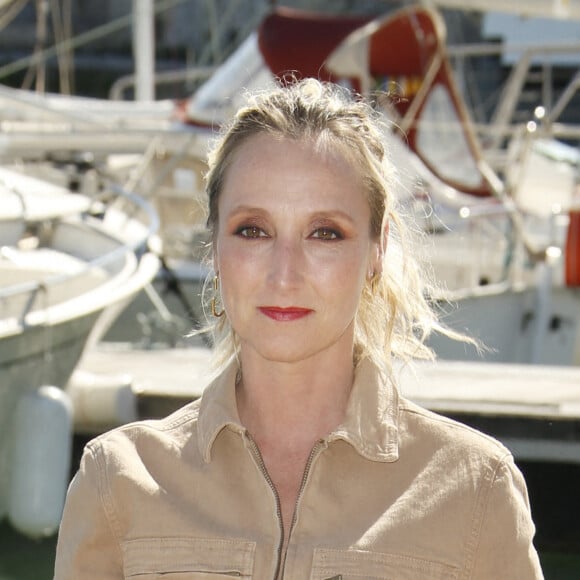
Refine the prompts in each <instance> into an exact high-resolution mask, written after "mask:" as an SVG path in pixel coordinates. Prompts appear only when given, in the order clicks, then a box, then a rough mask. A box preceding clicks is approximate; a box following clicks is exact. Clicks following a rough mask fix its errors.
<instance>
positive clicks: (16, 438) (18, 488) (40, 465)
mask: <svg viewBox="0 0 580 580" xmlns="http://www.w3.org/2000/svg"><path fill="white" fill-rule="evenodd" d="M11 432H12V437H11V444H12V445H11V452H10V480H9V484H8V519H9V521H10V523H11V524H12V525H13V526H14V527H15V528H16V529H17V530H18V531H19V532H21V533H22V534H24V535H26V536H28V537H31V538H41V537H45V536H50V535H52V534H54V533H55V532H56V531H57V529H58V526H59V524H60V519H61V517H62V510H63V507H64V500H65V496H66V490H67V486H68V480H69V470H70V458H71V448H72V404H71V402H70V399H69V397H68V396H67V395H66V393H65V392H64V391H62V390H61V389H59V388H57V387H52V386H43V387H40V388H39V389H37V390H36V391H33V392H31V393H27V394H25V395H24V396H23V397H21V398H20V400H19V401H18V404H17V406H16V411H15V414H14V416H13V424H12V430H11Z"/></svg>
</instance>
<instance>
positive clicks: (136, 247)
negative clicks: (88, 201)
mask: <svg viewBox="0 0 580 580" xmlns="http://www.w3.org/2000/svg"><path fill="white" fill-rule="evenodd" d="M109 190H110V192H112V193H113V194H114V196H116V198H123V199H124V200H125V201H126V202H129V203H130V204H131V205H132V207H134V208H135V210H136V211H139V212H141V213H140V216H141V215H143V214H144V215H145V216H146V220H147V221H146V222H141V223H140V226H141V225H142V226H143V227H140V228H139V233H138V235H132V236H131V237H130V238H127V239H125V238H123V237H122V236H120V237H119V238H118V239H119V240H122V241H121V243H120V245H115V247H114V248H113V249H111V250H110V251H107V252H106V253H104V254H102V255H100V256H97V257H96V258H94V259H91V260H88V261H86V262H85V263H84V264H83V265H82V267H79V268H78V269H75V270H74V271H73V272H67V273H65V274H63V273H58V274H54V275H47V276H43V278H42V280H35V281H31V282H23V283H17V284H11V285H8V286H4V287H1V288H0V301H6V300H8V299H9V298H11V297H15V296H25V295H28V296H27V298H26V300H25V303H24V307H23V308H22V312H21V314H20V316H19V317H18V318H19V319H20V321H21V323H24V322H25V319H26V316H27V315H28V314H29V312H31V310H32V308H33V306H34V304H35V303H36V299H37V297H38V296H41V295H43V294H46V293H47V292H48V291H49V290H50V288H53V287H57V286H58V285H62V284H65V283H68V282H70V281H71V280H73V279H74V278H77V277H81V276H83V275H86V273H87V272H89V271H91V270H95V269H102V268H106V267H111V266H114V264H116V263H119V262H123V261H124V259H125V258H126V257H127V256H129V255H131V254H132V255H134V256H135V257H136V258H138V257H139V255H140V254H141V253H142V252H144V251H145V249H146V248H147V246H148V243H149V241H150V240H151V239H152V238H153V237H154V236H155V235H156V234H157V232H158V230H159V218H158V216H157V213H156V211H155V210H154V208H153V206H152V205H151V204H150V203H149V202H148V201H146V200H145V199H143V198H142V197H141V196H139V195H137V194H135V193H132V192H128V191H126V190H124V189H123V188H121V187H120V186H118V185H116V184H110V185H109ZM14 193H15V195H20V198H21V199H22V201H23V207H24V209H25V207H26V205H25V202H24V199H23V197H24V196H22V194H18V193H17V192H16V191H14ZM105 212H106V208H105ZM80 217H81V220H82V221H85V222H86V221H87V220H89V219H93V220H94V219H95V218H94V217H92V216H89V215H88V214H81V215H80ZM23 219H25V215H23Z"/></svg>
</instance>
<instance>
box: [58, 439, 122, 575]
mask: <svg viewBox="0 0 580 580" xmlns="http://www.w3.org/2000/svg"><path fill="white" fill-rule="evenodd" d="M104 478H105V473H104V465H99V463H98V461H97V457H96V454H95V450H94V449H93V448H91V446H90V445H89V446H87V447H86V448H85V451H84V453H83V457H82V459H81V463H80V468H79V470H78V472H77V473H76V475H75V477H74V478H73V480H72V482H71V484H70V486H69V489H68V493H67V498H66V502H65V507H64V513H63V517H62V521H61V524H60V530H59V535H58V543H57V549H56V563H55V572H54V580H81V579H82V580H92V579H95V580H96V579H99V580H113V579H122V578H123V577H124V576H123V564H122V558H121V551H120V545H119V541H118V539H117V536H116V534H115V530H114V525H113V521H112V513H111V510H112V508H111V506H110V505H107V503H106V501H105V499H104V497H103V493H102V489H101V485H102V481H103V480H104Z"/></svg>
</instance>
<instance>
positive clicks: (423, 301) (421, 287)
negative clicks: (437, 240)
mask: <svg viewBox="0 0 580 580" xmlns="http://www.w3.org/2000/svg"><path fill="white" fill-rule="evenodd" d="M387 130H388V129H387V127H386V126H385V125H384V122H383V121H382V120H381V116H380V114H379V113H377V112H375V111H374V109H373V108H372V107H371V106H370V105H369V104H367V103H365V102H364V101H363V100H362V99H360V98H355V97H354V96H353V95H352V94H351V93H350V92H348V91H347V90H346V89H343V88H341V87H339V86H337V85H336V84H332V83H323V82H320V81H317V80H315V79H306V80H303V81H299V82H293V83H291V84H287V85H284V86H279V87H277V88H275V89H273V90H270V91H268V92H265V93H261V94H256V95H254V96H252V97H251V98H250V99H249V101H248V103H247V105H246V106H244V107H243V108H241V109H240V110H239V111H238V112H237V114H236V115H235V117H234V118H233V120H232V121H231V123H230V125H229V126H228V127H226V128H225V130H224V132H223V134H222V136H221V138H220V139H219V140H218V142H217V143H216V145H215V147H214V148H213V150H212V151H211V152H210V154H209V158H208V162H209V170H208V172H207V175H206V194H207V199H208V210H209V214H208V219H207V227H208V229H209V232H210V234H211V236H212V239H213V238H214V237H215V235H216V233H217V232H216V230H217V226H218V217H219V216H218V202H219V196H220V192H221V190H222V187H223V184H224V179H225V175H226V173H227V171H228V167H229V166H230V164H231V162H232V159H233V157H234V155H235V153H236V151H237V150H238V149H239V148H240V147H242V146H243V144H244V142H245V141H246V140H247V139H248V138H250V137H251V136H253V135H256V134H258V133H267V134H270V135H273V136H276V137H278V138H287V139H294V140H298V141H301V140H310V141H312V142H314V143H316V144H317V145H319V146H322V147H324V148H326V149H329V148H335V149H337V150H338V151H339V152H340V153H341V154H342V155H343V157H344V158H345V159H346V161H347V162H349V163H352V164H353V166H354V167H357V169H358V170H359V172H360V175H361V178H362V183H363V187H364V189H365V192H366V194H367V197H368V202H369V206H370V209H371V223H370V232H371V235H372V237H373V238H374V239H376V240H381V243H383V239H384V234H385V232H386V231H387V228H388V243H387V244H386V247H384V248H383V249H384V256H383V264H382V271H381V272H378V273H377V274H376V275H375V276H374V277H373V278H372V279H371V280H367V282H366V284H365V287H364V289H363V292H362V295H361V300H360V303H359V308H358V311H357V314H356V317H355V331H354V340H355V344H354V348H355V362H358V361H360V360H361V359H363V358H370V359H372V360H373V361H374V362H375V363H376V364H377V365H379V366H380V367H383V368H384V367H385V366H386V367H387V368H389V369H390V368H391V364H392V360H393V358H397V359H403V360H410V359H411V358H427V359H431V358H433V356H434V355H433V352H432V350H431V349H430V348H429V347H428V346H427V345H426V344H425V341H426V338H427V337H428V336H429V334H430V333H431V332H432V330H433V329H435V328H437V329H442V327H441V326H440V325H439V323H438V321H437V316H436V314H435V312H434V310H433V308H432V307H431V304H430V303H429V299H428V296H429V294H430V292H429V289H430V285H429V284H428V283H427V279H426V277H425V276H424V273H423V272H422V269H421V268H420V267H419V263H418V261H417V259H416V255H415V254H416V252H415V251H414V250H413V246H412V244H411V242H410V237H411V235H410V234H411V230H410V229H409V226H408V225H406V223H405V222H404V220H403V218H402V215H401V212H400V211H399V209H398V202H397V199H396V197H397V194H396V192H397V189H398V187H400V186H399V184H398V181H397V176H396V171H395V168H394V166H393V164H392V162H391V161H390V159H389V157H388V151H387V149H386V146H385V142H384V135H385V131H387ZM210 259H211V258H210ZM210 276H211V275H210ZM208 280H209V277H208ZM205 288H206V289H207V288H208V284H207V281H206V285H205ZM208 294H210V292H209V291H207V292H206V291H205V290H204V296H205V300H206V302H207V299H208V297H207V295H208ZM206 312H207V309H206ZM208 329H209V330H211V331H212V332H213V337H214V353H215V364H216V366H218V367H221V366H223V365H224V364H226V363H227V362H228V361H229V360H231V359H232V358H233V357H235V356H237V349H238V345H237V343H236V336H235V333H234V332H233V330H232V328H231V326H230V323H229V321H228V319H227V315H225V316H222V317H221V318H213V319H211V318H210V317H208V327H207V328H206V330H208ZM444 332H446V334H452V333H449V332H447V331H445V330H444Z"/></svg>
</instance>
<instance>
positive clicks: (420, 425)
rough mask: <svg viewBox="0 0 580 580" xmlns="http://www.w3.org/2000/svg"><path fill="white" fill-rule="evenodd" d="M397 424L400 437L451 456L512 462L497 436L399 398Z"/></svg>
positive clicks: (509, 454) (510, 456) (510, 455)
mask: <svg viewBox="0 0 580 580" xmlns="http://www.w3.org/2000/svg"><path fill="white" fill-rule="evenodd" d="M399 409H400V413H399V427H400V431H401V434H402V437H403V442H404V439H405V438H408V439H409V440H411V441H413V442H415V443H416V444H419V445H423V446H425V447H429V448H433V449H435V448H436V449H438V450H439V451H440V452H443V451H445V450H447V451H448V452H449V453H451V454H452V455H453V456H460V455H461V454H462V453H465V454H468V455H469V456H470V457H474V456H479V458H480V459H482V460H484V459H487V460H490V461H491V462H492V463H496V462H503V461H506V460H507V461H511V460H512V454H511V452H510V451H509V450H508V449H507V447H506V446H505V445H504V444H503V443H501V442H500V441H499V440H498V439H496V438H494V437H492V436H490V435H487V434H485V433H483V432H481V431H478V430H477V429H474V428H473V427H470V426H468V425H466V424H464V423H461V422H460V421H457V420H455V419H451V418H449V417H446V416H444V415H442V414H440V413H436V412H434V411H431V410H429V409H426V408H425V407H422V406H420V405H418V404H416V403H414V402H413V401H410V400H409V399H406V398H404V397H401V400H400V404H399Z"/></svg>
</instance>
